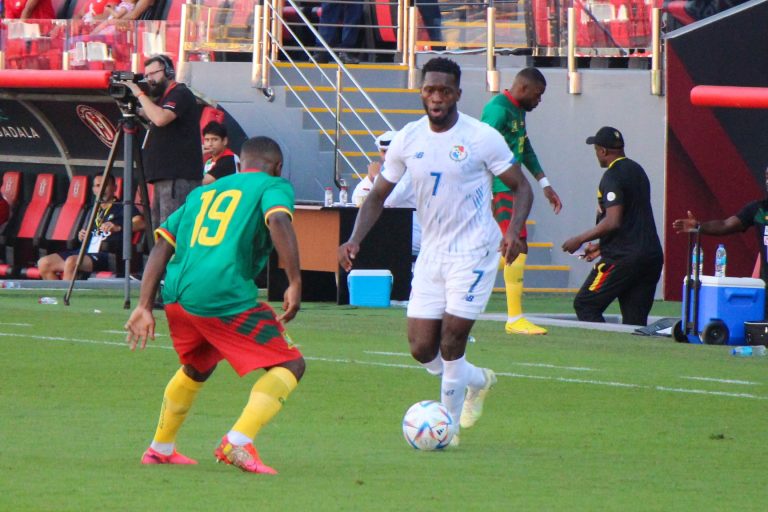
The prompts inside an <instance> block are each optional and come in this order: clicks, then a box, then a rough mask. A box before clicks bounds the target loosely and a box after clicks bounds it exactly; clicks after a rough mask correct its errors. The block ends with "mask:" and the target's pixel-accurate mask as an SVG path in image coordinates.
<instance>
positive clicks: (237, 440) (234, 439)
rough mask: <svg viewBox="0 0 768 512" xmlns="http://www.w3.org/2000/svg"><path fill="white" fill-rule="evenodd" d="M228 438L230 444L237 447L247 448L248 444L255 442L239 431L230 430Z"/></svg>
mask: <svg viewBox="0 0 768 512" xmlns="http://www.w3.org/2000/svg"><path fill="white" fill-rule="evenodd" d="M227 438H228V439H229V442H230V443H232V444H233V445H235V446H245V445H246V444H250V443H252V442H253V439H251V438H250V437H248V436H247V435H245V434H243V433H242V432H238V431H237V430H230V431H229V432H228V433H227Z"/></svg>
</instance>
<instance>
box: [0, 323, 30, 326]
mask: <svg viewBox="0 0 768 512" xmlns="http://www.w3.org/2000/svg"><path fill="white" fill-rule="evenodd" d="M0 325H13V326H16V327H32V324H14V323H12V322H0Z"/></svg>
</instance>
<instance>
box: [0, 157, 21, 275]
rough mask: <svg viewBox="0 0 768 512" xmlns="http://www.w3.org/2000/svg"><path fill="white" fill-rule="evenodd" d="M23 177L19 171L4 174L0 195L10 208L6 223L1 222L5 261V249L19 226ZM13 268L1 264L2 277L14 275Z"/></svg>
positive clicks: (1, 255)
mask: <svg viewBox="0 0 768 512" xmlns="http://www.w3.org/2000/svg"><path fill="white" fill-rule="evenodd" d="M22 183H23V181H22V176H21V173H20V172H19V171H8V172H6V173H5V174H3V182H2V188H0V195H2V198H3V200H4V204H6V205H7V206H8V218H7V219H6V221H7V222H6V221H0V258H2V259H5V252H6V250H5V247H6V245H9V244H10V241H11V240H12V238H13V233H14V231H15V230H16V227H17V226H18V222H16V221H17V220H18V219H17V216H16V212H17V210H18V208H19V204H20V199H21V195H22V190H21V189H22ZM12 274H13V267H12V266H11V265H9V264H7V263H3V262H0V276H5V275H12Z"/></svg>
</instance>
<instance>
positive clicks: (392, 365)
mask: <svg viewBox="0 0 768 512" xmlns="http://www.w3.org/2000/svg"><path fill="white" fill-rule="evenodd" d="M2 336H5V337H9V338H27V339H33V340H40V341H67V342H73V343H87V344H91V345H109V346H119V347H125V346H126V344H125V342H124V341H121V342H117V341H105V340H89V339H82V338H65V337H63V336H40V335H34V336H32V335H26V334H20V333H9V332H0V337H2ZM147 348H157V349H162V350H173V347H169V346H163V345H152V344H148V345H147ZM305 359H307V360H308V361H321V362H326V363H341V364H362V365H366V366H381V367H386V368H404V369H407V370H422V368H421V366H418V365H415V364H395V363H380V362H374V361H358V360H355V359H349V358H329V357H305ZM496 375H499V376H504V377H511V378H517V379H534V380H549V381H554V382H566V383H571V384H591V385H596V386H610V387H620V388H631V389H650V390H655V391H667V392H672V393H685V394H697V395H711V396H721V397H730V398H751V399H753V400H768V396H760V395H753V394H751V393H730V392H727V391H710V390H706V389H686V388H670V387H666V386H646V385H642V384H631V383H628V382H612V381H604V380H591V379H573V378H569V377H548V376H544V375H525V374H521V373H509V372H497V373H496Z"/></svg>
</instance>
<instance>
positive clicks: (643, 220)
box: [563, 126, 664, 326]
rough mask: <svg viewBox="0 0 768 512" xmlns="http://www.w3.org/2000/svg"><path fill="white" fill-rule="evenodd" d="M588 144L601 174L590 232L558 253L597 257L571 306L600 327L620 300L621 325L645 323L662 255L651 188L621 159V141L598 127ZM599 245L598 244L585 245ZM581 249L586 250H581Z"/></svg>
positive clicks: (613, 131)
mask: <svg viewBox="0 0 768 512" xmlns="http://www.w3.org/2000/svg"><path fill="white" fill-rule="evenodd" d="M587 144H591V145H594V146H595V156H597V161H598V162H599V163H600V167H602V168H603V169H605V172H604V173H603V177H602V178H601V179H600V185H599V186H598V189H597V219H596V223H595V227H593V228H591V229H588V230H587V231H584V232H583V233H581V234H579V235H576V236H574V237H572V238H569V239H568V240H566V241H565V242H564V243H563V250H564V251H566V252H569V253H571V254H573V253H575V252H576V251H578V250H579V249H581V248H583V249H584V253H585V258H586V259H587V260H588V261H592V260H593V259H595V258H597V257H600V261H599V262H598V263H596V264H595V266H594V267H593V268H592V271H591V272H590V273H589V275H588V276H587V279H586V280H585V281H584V284H583V285H582V286H581V289H580V290H579V292H578V293H577V294H576V298H575V299H574V301H573V308H574V309H575V310H576V316H577V317H578V319H579V320H581V321H582V322H605V318H603V312H604V311H605V309H606V308H607V307H608V305H609V304H610V303H611V302H613V301H614V300H616V299H618V300H619V306H620V307H621V320H622V322H623V323H625V324H629V325H642V326H645V325H647V323H648V313H650V311H651V307H652V306H653V296H654V294H655V293H656V285H657V284H658V282H659V277H661V268H662V266H663V264H664V255H663V253H662V249H661V242H659V235H658V233H657V232H656V222H655V221H654V219H653V208H652V207H651V184H650V181H649V180H648V176H647V175H646V174H645V171H644V170H643V168H642V167H641V166H640V164H638V163H637V162H635V161H634V160H630V159H629V158H627V157H626V155H625V154H624V137H623V136H622V135H621V132H619V130H617V129H616V128H613V127H610V126H603V127H602V128H600V129H599V130H598V131H597V133H596V134H595V135H594V136H593V137H588V138H587ZM592 240H599V241H600V243H599V245H595V244H589V243H588V242H591V241H592ZM585 244H586V245H585Z"/></svg>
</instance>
